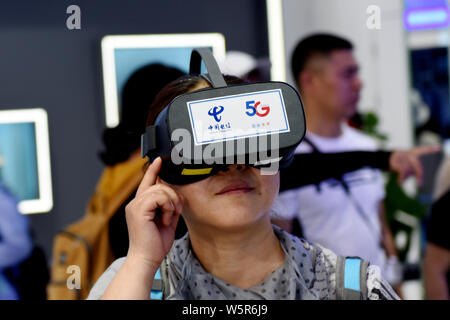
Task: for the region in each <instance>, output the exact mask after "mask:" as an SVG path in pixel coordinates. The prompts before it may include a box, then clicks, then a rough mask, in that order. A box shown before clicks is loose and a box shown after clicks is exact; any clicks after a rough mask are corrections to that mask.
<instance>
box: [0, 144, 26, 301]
mask: <svg viewBox="0 0 450 320" xmlns="http://www.w3.org/2000/svg"><path fill="white" fill-rule="evenodd" d="M3 162H4V160H3V158H2V155H1V153H0V300H18V299H20V294H19V291H18V288H17V287H16V286H15V285H14V283H12V282H11V281H10V279H9V277H8V276H7V275H6V273H5V271H6V269H11V268H14V267H16V266H18V265H19V264H20V263H21V262H23V261H24V260H25V259H26V258H27V257H28V256H29V255H30V253H31V250H32V240H31V237H30V233H29V229H28V219H27V217H26V216H24V215H22V214H20V213H19V211H18V208H17V204H18V202H17V200H16V199H15V197H14V196H13V195H12V194H11V193H10V192H9V191H8V189H7V188H6V186H5V185H4V184H3V182H2V175H1V174H2V172H1V171H2V168H3Z"/></svg>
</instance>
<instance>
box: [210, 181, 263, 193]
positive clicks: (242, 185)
mask: <svg viewBox="0 0 450 320" xmlns="http://www.w3.org/2000/svg"><path fill="white" fill-rule="evenodd" d="M254 189H255V188H253V187H252V186H250V185H249V184H248V183H246V182H234V183H230V184H228V185H227V186H225V187H224V188H223V189H222V190H220V191H219V192H217V193H216V195H225V194H226V195H228V194H241V193H247V192H251V191H253V190H254Z"/></svg>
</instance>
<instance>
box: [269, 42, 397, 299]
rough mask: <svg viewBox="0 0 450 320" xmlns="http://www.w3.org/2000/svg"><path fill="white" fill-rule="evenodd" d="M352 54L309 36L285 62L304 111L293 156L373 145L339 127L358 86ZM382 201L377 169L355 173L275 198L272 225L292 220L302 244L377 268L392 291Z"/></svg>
mask: <svg viewBox="0 0 450 320" xmlns="http://www.w3.org/2000/svg"><path fill="white" fill-rule="evenodd" d="M352 50H353V45H352V44H351V43H350V42H349V41H348V40H346V39H343V38H341V37H338V36H335V35H331V34H315V35H312V36H309V37H307V38H305V39H303V40H302V41H300V42H299V43H298V44H297V46H296V48H295V50H294V52H293V55H292V61H291V64H292V72H293V75H294V79H295V81H296V83H297V86H298V89H299V91H300V93H301V96H302V99H303V103H304V106H305V114H306V124H307V125H306V128H307V134H306V137H305V139H304V141H303V142H302V143H301V144H300V145H299V147H298V148H297V150H296V153H316V154H317V153H330V152H331V153H336V152H344V151H354V150H366V151H375V150H376V149H377V148H378V145H377V142H376V141H375V140H373V139H372V138H370V137H369V136H366V135H365V134H363V133H362V132H359V131H358V130H356V129H353V128H350V127H349V126H348V125H347V124H346V121H347V120H348V119H349V118H350V117H351V116H352V115H353V114H354V113H355V112H356V110H357V103H358V100H359V94H360V90H361V88H362V82H361V80H360V78H359V76H358V68H359V67H358V64H357V62H356V60H355V57H354V56H353V51H352ZM315 170H319V171H320V170H321V169H320V168H316V169H315ZM300 176H301V173H299V176H298V177H296V176H292V177H291V179H293V180H295V179H300V178H301V177H300ZM384 196H385V191H384V181H383V177H382V174H381V172H380V171H379V170H376V169H370V168H362V169H360V170H357V171H353V172H351V173H348V174H343V175H341V176H340V177H336V178H334V179H329V180H325V181H323V182H321V183H319V184H317V185H315V186H306V187H303V188H299V189H296V190H289V191H285V192H282V193H280V195H279V197H280V200H281V202H282V203H283V204H284V206H285V207H286V210H285V211H284V213H283V214H282V216H281V217H280V218H281V219H280V220H279V221H278V222H277V223H279V224H280V225H281V226H284V227H286V226H289V225H290V224H291V223H292V221H293V219H294V218H297V217H298V219H299V221H300V224H301V228H302V232H303V236H304V237H305V238H306V239H308V240H310V241H312V242H316V243H320V244H321V245H323V246H325V247H328V248H330V249H331V250H333V251H334V252H336V253H338V254H340V255H344V256H359V257H362V258H364V259H367V260H369V261H371V263H373V264H376V265H379V266H380V268H381V270H382V274H383V276H384V277H385V278H386V279H387V280H388V281H389V283H390V284H391V285H393V286H394V287H396V289H397V292H398V293H400V283H401V277H402V275H401V268H400V265H399V263H398V259H397V257H396V248H395V244H394V239H393V237H392V234H391V233H390V231H389V228H388V226H387V223H386V220H385V217H384V210H383V199H384Z"/></svg>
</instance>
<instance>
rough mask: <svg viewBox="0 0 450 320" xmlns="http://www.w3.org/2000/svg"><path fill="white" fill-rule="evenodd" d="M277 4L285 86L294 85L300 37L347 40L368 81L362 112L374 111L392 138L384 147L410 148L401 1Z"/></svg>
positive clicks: (293, 0)
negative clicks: (377, 16)
mask: <svg viewBox="0 0 450 320" xmlns="http://www.w3.org/2000/svg"><path fill="white" fill-rule="evenodd" d="M268 1H272V0H268ZM274 1H281V2H282V7H283V9H282V12H283V20H284V22H283V28H284V42H285V47H284V49H285V55H286V80H287V82H289V83H291V84H293V83H294V82H293V81H292V75H291V70H290V58H291V54H292V51H293V49H294V47H295V45H296V44H297V42H298V41H299V40H300V39H301V38H303V37H305V36H306V35H308V34H310V33H314V32H321V31H322V32H333V33H336V34H338V35H341V36H343V37H346V38H348V39H349V40H351V41H352V42H353V44H354V46H355V50H354V52H355V56H356V59H357V60H358V62H359V63H360V67H361V72H360V75H361V79H362V81H363V82H364V88H363V90H362V92H361V100H360V104H359V108H360V110H361V111H369V110H371V111H374V112H375V113H376V114H377V115H378V117H379V118H380V124H379V130H380V131H381V132H383V133H385V134H386V135H387V136H388V137H389V140H388V142H387V143H386V147H389V148H390V147H397V148H398V147H402V148H404V147H409V146H411V145H412V143H413V127H412V123H413V122H412V113H411V110H410V104H409V98H408V95H409V83H410V80H409V79H410V76H409V67H408V66H409V62H408V52H407V47H406V32H405V31H404V27H403V22H402V15H403V5H402V3H403V1H402V0H338V1H330V0H274ZM370 5H377V6H379V7H380V9H381V29H379V30H376V29H375V30H370V29H369V28H368V27H367V25H366V22H367V19H368V18H369V14H367V13H366V10H367V8H368V6H370ZM268 15H270V11H269V12H268ZM269 21H270V19H269ZM269 28H270V26H269ZM272 38H273V36H272ZM269 41H273V39H269Z"/></svg>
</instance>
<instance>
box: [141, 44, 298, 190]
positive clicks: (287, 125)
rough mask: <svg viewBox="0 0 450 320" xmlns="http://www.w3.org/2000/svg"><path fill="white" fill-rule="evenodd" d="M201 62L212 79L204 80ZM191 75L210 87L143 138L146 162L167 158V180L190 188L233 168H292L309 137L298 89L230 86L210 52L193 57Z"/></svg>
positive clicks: (183, 100)
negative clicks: (290, 166) (301, 146)
mask: <svg viewBox="0 0 450 320" xmlns="http://www.w3.org/2000/svg"><path fill="white" fill-rule="evenodd" d="M202 60H203V62H204V64H205V66H206V69H207V74H200V68H201V62H202ZM189 73H190V74H195V75H199V74H200V76H201V77H203V78H204V79H205V80H206V81H208V82H209V83H210V84H211V87H210V88H205V89H201V90H198V91H194V92H188V93H185V94H182V95H180V96H177V97H176V98H174V99H173V100H172V101H171V102H170V103H169V104H168V105H167V106H166V107H165V108H164V109H163V110H162V111H161V112H160V113H159V115H158V117H157V118H156V121H155V123H154V125H151V126H148V127H147V129H146V132H145V133H144V134H143V135H142V138H141V149H142V157H146V156H147V157H148V158H149V160H150V161H153V160H155V159H156V158H157V157H161V158H162V167H161V171H160V173H159V176H160V178H161V179H162V180H164V181H166V182H168V183H170V184H177V185H182V184H188V183H192V182H196V181H199V180H202V179H205V178H207V177H209V176H211V175H213V174H215V173H217V172H219V171H221V170H227V167H228V166H229V165H231V164H243V165H249V166H254V167H258V168H261V170H262V174H275V173H276V172H277V171H278V170H279V169H282V168H285V167H287V166H288V165H289V164H290V163H291V161H292V158H293V155H294V151H295V148H296V147H297V145H298V144H299V143H300V142H301V141H302V139H303V137H304V135H305V131H306V124H305V115H304V111H303V105H302V102H301V99H300V96H299V94H298V92H297V91H296V90H295V89H294V88H292V87H291V86H290V85H288V84H287V83H284V82H264V83H252V84H239V85H229V86H228V85H227V84H226V82H225V80H224V78H223V76H222V73H221V72H220V69H219V67H218V65H217V63H216V61H215V60H214V57H213V55H212V53H211V51H210V50H209V49H206V48H200V49H194V50H193V51H192V54H191V61H190V70H189Z"/></svg>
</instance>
